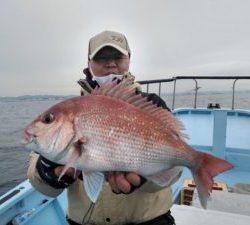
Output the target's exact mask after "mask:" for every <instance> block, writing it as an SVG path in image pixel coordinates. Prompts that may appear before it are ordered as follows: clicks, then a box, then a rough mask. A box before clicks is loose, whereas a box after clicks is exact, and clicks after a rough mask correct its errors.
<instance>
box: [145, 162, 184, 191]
mask: <svg viewBox="0 0 250 225" xmlns="http://www.w3.org/2000/svg"><path fill="white" fill-rule="evenodd" d="M182 169H183V167H182V166H175V167H172V168H170V169H167V170H163V171H160V172H159V173H155V174H153V175H151V176H146V178H147V180H149V181H152V182H153V183H155V184H157V185H159V186H160V187H169V186H170V185H172V184H173V183H174V182H176V181H177V180H178V179H179V178H180V176H181V173H182Z"/></svg>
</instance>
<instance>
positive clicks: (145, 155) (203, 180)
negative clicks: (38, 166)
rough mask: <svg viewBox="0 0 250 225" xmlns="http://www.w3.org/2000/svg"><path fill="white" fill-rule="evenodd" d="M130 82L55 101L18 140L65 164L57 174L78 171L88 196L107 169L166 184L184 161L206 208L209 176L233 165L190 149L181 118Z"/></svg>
mask: <svg viewBox="0 0 250 225" xmlns="http://www.w3.org/2000/svg"><path fill="white" fill-rule="evenodd" d="M136 87H137V85H136V84H131V85H124V83H123V82H120V83H117V82H116V81H109V82H107V83H105V84H103V85H101V86H100V87H97V88H95V89H94V90H92V92H91V94H89V95H87V96H78V97H74V98H71V99H67V100H64V101H62V102H60V103H57V104H56V105H54V106H52V107H51V108H49V109H48V110H46V111H45V112H43V113H42V114H40V115H39V116H38V117H37V118H36V119H34V120H33V121H32V122H31V123H30V124H28V125H27V126H26V128H25V129H24V144H25V145H26V146H27V147H28V148H30V149H35V150H36V152H38V153H39V154H41V155H43V156H44V157H45V158H47V159H49V160H51V161H53V162H56V163H59V164H62V165H65V168H64V171H63V172H62V174H61V175H60V177H62V176H63V175H64V174H65V172H66V170H67V169H68V168H69V167H73V168H75V169H76V170H80V171H82V175H83V185H84V188H85V191H86V193H87V195H88V197H89V198H90V200H91V201H92V202H96V201H97V199H98V196H99V194H100V192H101V189H102V185H103V182H104V181H105V173H107V172H109V171H125V172H126V171H127V172H135V173H137V174H139V175H140V176H142V177H144V178H146V179H147V180H149V181H152V182H153V183H155V184H157V185H159V186H161V187H166V186H168V185H169V180H171V179H172V175H173V174H174V171H180V168H183V167H187V168H188V169H189V170H190V171H191V173H192V176H193V178H194V182H195V183H196V185H197V191H198V196H199V199H200V202H201V205H202V207H203V208H206V205H207V200H208V199H209V198H210V193H211V191H212V186H213V177H214V176H216V175H218V174H219V173H222V172H224V171H227V170H230V169H232V168H233V165H232V164H231V163H230V162H228V161H226V160H224V159H220V158H218V157H215V156H213V155H211V154H208V153H204V152H201V151H197V150H195V149H193V148H192V147H191V146H190V145H189V144H188V143H187V135H186V134H185V132H184V130H185V127H184V125H183V124H182V123H181V121H179V120H178V119H177V118H176V117H175V116H174V115H173V114H172V113H171V112H169V111H168V110H166V109H164V108H162V107H158V106H157V105H155V104H154V103H153V102H152V101H148V99H147V97H145V96H143V95H142V94H138V93H136V91H135V90H136ZM59 179H60V178H59Z"/></svg>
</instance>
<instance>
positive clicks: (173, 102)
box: [172, 79, 176, 110]
mask: <svg viewBox="0 0 250 225" xmlns="http://www.w3.org/2000/svg"><path fill="white" fill-rule="evenodd" d="M175 88H176V79H174V92H173V101H172V110H174V104H175Z"/></svg>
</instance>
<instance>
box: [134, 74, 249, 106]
mask: <svg viewBox="0 0 250 225" xmlns="http://www.w3.org/2000/svg"><path fill="white" fill-rule="evenodd" d="M177 80H193V81H194V82H195V83H194V85H195V88H194V104H193V107H194V108H197V95H198V90H199V86H198V80H232V82H233V86H232V105H231V109H234V107H235V84H236V82H237V81H238V80H250V76H175V77H172V78H168V79H156V80H142V81H138V83H139V84H141V85H146V91H147V92H149V85H150V84H158V95H159V96H161V91H162V84H163V83H170V82H173V84H174V87H173V98H172V110H174V109H175V98H176V87H177Z"/></svg>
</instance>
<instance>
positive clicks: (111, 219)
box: [28, 153, 180, 225]
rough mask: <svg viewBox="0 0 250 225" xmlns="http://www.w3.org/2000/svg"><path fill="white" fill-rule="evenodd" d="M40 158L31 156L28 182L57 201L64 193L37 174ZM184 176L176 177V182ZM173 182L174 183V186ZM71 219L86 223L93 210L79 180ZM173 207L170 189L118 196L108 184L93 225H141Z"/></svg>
mask: <svg viewBox="0 0 250 225" xmlns="http://www.w3.org/2000/svg"><path fill="white" fill-rule="evenodd" d="M38 157H39V155H38V154H36V153H31V154H30V165H29V168H28V178H29V179H30V182H31V184H32V185H33V186H34V187H35V188H36V189H37V190H38V191H40V192H42V193H43V194H45V195H48V196H52V197H56V196H58V195H59V194H60V193H61V192H62V191H63V189H54V188H53V187H51V186H49V185H47V184H46V183H45V182H44V181H43V180H42V179H41V178H40V176H39V174H38V172H37V170H36V162H37V159H38ZM179 176H180V173H177V174H176V179H173V182H175V181H176V180H177V179H178V178H179ZM173 182H172V183H173ZM67 191H68V206H69V207H68V216H69V218H70V219H72V220H73V221H75V222H77V223H80V224H81V223H82V220H83V217H84V215H85V214H86V213H87V210H88V209H89V207H90V204H91V202H90V200H89V198H88V197H87V195H86V193H85V191H84V187H83V182H82V181H81V180H80V179H77V180H76V181H75V182H74V183H73V184H72V185H71V186H70V187H68V190H67ZM171 206H172V195H171V189H170V188H164V189H161V188H159V187H158V186H156V185H155V184H152V183H150V182H146V183H145V184H144V185H142V186H141V187H140V188H138V189H137V190H135V191H134V192H133V193H131V194H127V195H126V194H114V193H113V192H112V190H111V188H110V186H109V184H108V183H105V184H104V185H103V189H102V191H101V194H100V196H99V197H98V200H97V202H96V204H95V207H94V210H93V213H92V216H91V219H90V222H91V223H94V224H100V225H102V224H109V225H113V224H114V225H115V224H126V223H129V222H130V223H132V222H134V223H140V222H144V221H148V220H150V219H153V218H155V217H157V216H159V215H161V214H164V213H166V212H167V211H168V210H169V209H170V208H171Z"/></svg>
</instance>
